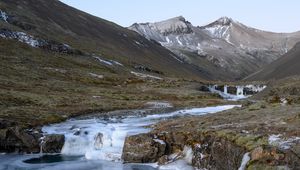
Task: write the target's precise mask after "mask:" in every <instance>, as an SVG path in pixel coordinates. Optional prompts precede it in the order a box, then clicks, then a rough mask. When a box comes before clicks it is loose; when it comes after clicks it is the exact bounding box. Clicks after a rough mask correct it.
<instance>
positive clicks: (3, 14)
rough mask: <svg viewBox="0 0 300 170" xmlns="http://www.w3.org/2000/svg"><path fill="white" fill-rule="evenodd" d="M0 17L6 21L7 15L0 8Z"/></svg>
mask: <svg viewBox="0 0 300 170" xmlns="http://www.w3.org/2000/svg"><path fill="white" fill-rule="evenodd" d="M0 19H1V20H2V21H5V22H7V19H8V15H7V14H6V12H4V11H2V10H0Z"/></svg>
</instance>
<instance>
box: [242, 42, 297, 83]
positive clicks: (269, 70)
mask: <svg viewBox="0 0 300 170" xmlns="http://www.w3.org/2000/svg"><path fill="white" fill-rule="evenodd" d="M299 65H300V43H297V44H296V45H295V47H294V48H293V49H291V50H290V51H289V52H288V53H286V54H285V55H284V56H282V57H281V58H279V59H278V60H276V61H274V62H272V63H271V64H269V65H267V66H265V67H264V68H262V69H261V70H260V71H258V72H256V73H254V74H252V75H250V76H249V77H247V78H246V80H249V81H251V80H271V79H282V78H286V77H289V76H295V75H299V74H300V67H299Z"/></svg>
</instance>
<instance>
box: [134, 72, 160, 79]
mask: <svg viewBox="0 0 300 170" xmlns="http://www.w3.org/2000/svg"><path fill="white" fill-rule="evenodd" d="M131 74H134V75H135V76H137V77H141V78H151V79H157V80H162V78H160V77H157V76H152V75H150V74H143V73H137V72H134V71H131Z"/></svg>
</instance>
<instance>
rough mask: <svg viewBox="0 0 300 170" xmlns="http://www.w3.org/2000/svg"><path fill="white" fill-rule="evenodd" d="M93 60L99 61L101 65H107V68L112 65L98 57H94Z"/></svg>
mask: <svg viewBox="0 0 300 170" xmlns="http://www.w3.org/2000/svg"><path fill="white" fill-rule="evenodd" d="M94 58H95V59H97V60H98V61H100V62H101V63H103V64H106V65H109V66H112V65H113V63H112V62H110V61H107V60H104V59H101V58H100V57H94Z"/></svg>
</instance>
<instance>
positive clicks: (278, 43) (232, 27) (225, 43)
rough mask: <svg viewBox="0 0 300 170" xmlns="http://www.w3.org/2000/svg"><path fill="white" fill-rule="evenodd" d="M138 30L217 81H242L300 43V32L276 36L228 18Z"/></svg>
mask: <svg viewBox="0 0 300 170" xmlns="http://www.w3.org/2000/svg"><path fill="white" fill-rule="evenodd" d="M129 29H131V30H134V31H136V32H138V33H140V34H141V35H143V36H144V37H146V38H147V39H150V40H155V41H157V42H159V43H161V44H162V45H163V46H165V47H167V48H168V49H170V50H171V51H173V52H174V53H176V54H177V55H178V56H180V58H181V59H182V60H184V61H185V62H187V63H190V64H193V65H196V66H198V67H199V68H201V69H202V70H204V71H206V72H207V73H209V74H212V75H213V76H214V78H217V79H241V78H243V77H245V76H247V75H249V74H251V73H253V72H255V71H257V70H258V69H259V68H261V67H262V66H265V65H266V64H269V63H270V62H272V61H274V60H276V59H277V58H279V57H280V56H281V55H283V54H285V53H286V52H287V51H288V50H290V49H291V48H292V47H293V46H294V45H295V44H296V42H298V41H300V32H295V33H272V32H266V31H261V30H258V29H254V28H250V27H248V26H245V25H243V24H241V23H239V22H237V21H234V20H232V19H230V18H227V17H222V18H220V19H218V20H217V21H215V22H213V23H211V24H209V25H206V26H201V27H196V26H193V25H192V24H191V23H190V22H188V21H186V19H185V18H183V17H176V18H172V19H169V20H166V21H162V22H156V23H142V24H137V23H135V24H133V25H132V26H130V27H129Z"/></svg>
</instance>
